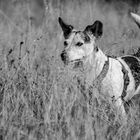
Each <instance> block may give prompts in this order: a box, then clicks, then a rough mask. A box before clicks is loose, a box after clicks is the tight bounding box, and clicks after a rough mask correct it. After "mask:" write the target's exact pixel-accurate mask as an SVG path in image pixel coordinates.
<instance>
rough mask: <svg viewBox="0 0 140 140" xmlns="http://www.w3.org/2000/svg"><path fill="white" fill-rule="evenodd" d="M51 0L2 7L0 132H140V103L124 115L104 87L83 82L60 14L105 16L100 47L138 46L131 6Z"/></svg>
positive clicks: (79, 19) (21, 138) (60, 135)
mask: <svg viewBox="0 0 140 140" xmlns="http://www.w3.org/2000/svg"><path fill="white" fill-rule="evenodd" d="M45 2H46V1H45V0H44V10H41V12H40V13H39V11H38V9H31V7H30V5H29V3H26V2H23V3H22V2H19V3H18V4H15V3H14V1H13V2H11V3H10V7H9V8H7V9H8V10H7V11H8V12H7V13H6V12H3V11H4V9H3V10H0V140H66V139H67V140H105V139H108V140H137V139H140V121H139V119H140V111H139V110H138V106H136V107H133V108H131V109H130V112H129V115H128V123H127V124H125V123H123V122H122V120H121V118H120V117H119V114H118V112H116V109H115V107H114V106H113V105H112V104H111V103H110V102H109V101H108V100H107V99H106V98H105V97H103V96H102V94H101V93H98V91H97V90H96V89H94V90H93V91H92V94H89V93H88V92H87V91H86V90H85V89H84V87H82V85H79V84H78V82H77V77H78V78H79V77H80V78H81V79H82V78H83V77H82V75H80V76H79V74H80V73H75V72H73V71H71V70H69V69H67V68H66V67H64V66H63V63H62V62H61V59H60V53H61V51H62V50H63V36H62V31H61V28H60V27H59V25H58V21H57V19H58V17H59V16H61V17H62V18H63V19H64V20H65V21H66V22H67V23H69V24H72V25H74V27H75V28H78V29H81V30H83V29H84V28H85V26H86V25H88V24H92V23H93V22H94V21H95V20H97V19H98V20H101V21H102V22H103V24H104V34H103V38H102V39H101V41H100V42H99V46H100V48H101V49H102V50H103V51H104V52H105V53H106V54H109V55H116V56H121V55H124V54H133V53H136V52H137V49H138V48H139V46H140V39H139V38H140V30H139V29H138V27H137V26H136V25H135V23H134V22H133V20H132V19H131V18H130V15H129V13H128V11H129V10H131V9H132V7H130V6H129V5H127V4H126V3H119V4H118V3H116V6H114V4H106V3H104V1H101V3H99V2H98V1H97V2H96V1H95V2H92V1H90V0H88V1H85V2H83V1H81V0H75V1H67V2H66V1H62V0H57V1H53V3H52V2H48V3H45ZM117 4H118V5H117ZM45 8H46V10H45ZM36 10H37V11H36ZM34 11H36V13H35V12H34ZM42 14H43V15H42ZM40 16H42V17H40ZM39 24H40V25H39ZM134 101H135V99H134ZM137 103H138V101H137Z"/></svg>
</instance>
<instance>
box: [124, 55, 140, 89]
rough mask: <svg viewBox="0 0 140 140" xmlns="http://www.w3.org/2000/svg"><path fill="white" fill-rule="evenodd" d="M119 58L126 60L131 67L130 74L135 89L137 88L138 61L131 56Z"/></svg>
mask: <svg viewBox="0 0 140 140" xmlns="http://www.w3.org/2000/svg"><path fill="white" fill-rule="evenodd" d="M121 58H122V59H123V60H124V61H125V62H126V64H127V65H128V66H129V68H130V69H131V72H132V75H133V77H134V80H135V89H137V87H138V86H139V83H140V61H139V60H137V59H136V58H135V57H133V56H124V57H121Z"/></svg>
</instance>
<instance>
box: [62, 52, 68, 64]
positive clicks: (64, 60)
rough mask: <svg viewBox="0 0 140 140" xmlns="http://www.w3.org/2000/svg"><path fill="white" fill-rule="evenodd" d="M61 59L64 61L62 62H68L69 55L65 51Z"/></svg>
mask: <svg viewBox="0 0 140 140" xmlns="http://www.w3.org/2000/svg"><path fill="white" fill-rule="evenodd" d="M61 59H62V61H63V62H64V63H66V62H67V53H66V52H65V51H63V52H62V53H61Z"/></svg>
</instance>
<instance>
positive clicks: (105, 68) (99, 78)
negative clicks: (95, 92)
mask: <svg viewBox="0 0 140 140" xmlns="http://www.w3.org/2000/svg"><path fill="white" fill-rule="evenodd" d="M108 70H109V57H107V61H105V63H104V66H103V68H102V71H101V73H100V74H99V75H98V76H97V78H96V79H95V80H94V81H93V86H95V87H97V88H99V87H100V86H101V82H102V81H103V79H104V78H105V77H106V74H107V72H108Z"/></svg>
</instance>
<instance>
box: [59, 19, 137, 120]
mask: <svg viewBox="0 0 140 140" xmlns="http://www.w3.org/2000/svg"><path fill="white" fill-rule="evenodd" d="M58 22H59V24H60V26H61V28H62V31H63V36H64V49H63V51H62V53H61V54H60V56H61V59H62V61H63V62H64V65H71V64H74V67H73V68H75V65H77V64H78V63H79V62H80V63H82V66H83V67H84V68H85V70H86V72H85V77H86V79H85V81H86V83H88V85H91V86H92V85H95V86H97V85H100V86H99V89H100V91H101V92H99V94H101V93H102V94H104V95H105V96H106V97H107V98H108V99H109V100H110V101H111V102H113V103H114V104H115V106H116V108H117V109H118V110H119V111H120V112H121V114H122V117H123V118H126V111H125V107H124V102H127V101H128V100H130V99H131V98H132V97H133V96H134V95H136V94H138V93H139V90H140V60H139V59H138V58H137V57H135V56H131V55H126V56H122V57H111V56H108V55H106V54H105V53H104V52H103V51H102V50H101V49H100V48H99V46H98V45H97V44H98V43H97V42H98V41H99V40H100V38H101V37H102V35H103V23H102V22H101V21H99V20H96V21H95V22H94V23H93V24H92V25H88V26H87V27H86V28H85V29H84V30H83V31H79V30H76V29H74V27H73V26H72V25H69V24H67V23H65V22H64V21H63V20H62V18H60V17H59V18H58Z"/></svg>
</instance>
